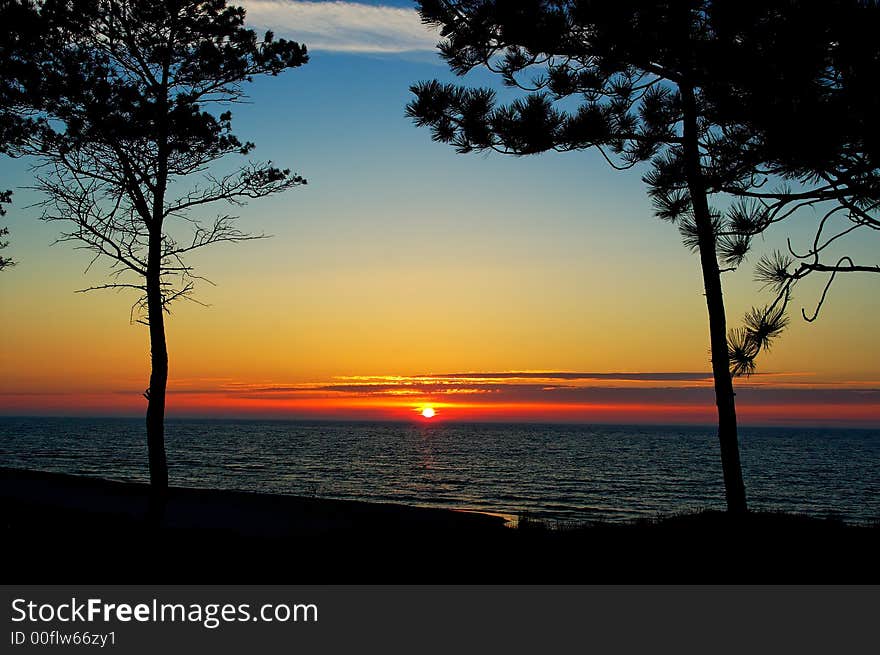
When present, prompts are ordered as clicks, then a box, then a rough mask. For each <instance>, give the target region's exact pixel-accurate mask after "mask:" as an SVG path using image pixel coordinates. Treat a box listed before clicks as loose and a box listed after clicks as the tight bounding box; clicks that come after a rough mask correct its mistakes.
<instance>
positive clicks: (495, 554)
mask: <svg viewBox="0 0 880 655" xmlns="http://www.w3.org/2000/svg"><path fill="white" fill-rule="evenodd" d="M147 491H148V490H147V487H146V486H145V485H139V484H128V483H119V482H109V481H106V480H98V479H93V478H84V477H78V476H69V475H60V474H55V473H38V472H32V471H19V470H13V469H3V468H0V521H2V541H3V545H4V548H5V551H6V553H5V559H6V561H5V562H4V566H3V569H4V576H3V577H4V582H6V583H38V582H56V583H64V582H67V583H86V582H87V583H94V584H99V583H119V582H125V583H189V584H192V583H251V584H272V583H286V584H297V583H299V584H303V583H310V584H327V583H374V584H398V583H459V584H460V583H479V584H495V583H499V584H505V583H516V584H522V583H665V584H691V583H772V584H779V583H795V584H800V583H856V584H859V583H878V582H880V556H878V553H880V526H877V525H875V526H870V527H869V526H849V525H845V524H843V523H841V522H839V521H834V520H822V519H814V518H807V517H802V516H794V515H786V514H767V513H752V514H749V515H746V516H742V517H731V516H728V515H726V514H724V513H721V512H703V513H699V514H690V515H684V516H676V517H670V518H665V519H658V520H656V521H650V522H639V523H631V524H622V525H621V524H593V525H589V526H582V527H578V528H569V529H564V530H552V529H548V528H547V527H546V526H543V525H541V524H537V525H536V524H534V523H529V522H523V526H524V527H522V526H521V527H519V528H517V529H513V528H510V527H505V523H504V520H503V519H501V518H498V517H493V516H487V515H482V514H474V513H466V512H455V511H449V510H441V509H426V508H418V507H408V506H403V505H380V504H373V503H363V502H353V501H341V500H322V499H317V498H299V497H293V496H280V495H264V494H254V493H245V492H233V491H216V490H199V489H177V488H175V489H172V490H171V492H170V495H169V498H168V502H167V505H166V509H165V512H164V516H163V518H162V521H161V523H160V524H159V525H158V526H157V525H156V524H155V523H154V522H151V521H150V520H149V518H148V507H149V501H148V498H149V497H148V493H147Z"/></svg>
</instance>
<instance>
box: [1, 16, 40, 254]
mask: <svg viewBox="0 0 880 655" xmlns="http://www.w3.org/2000/svg"><path fill="white" fill-rule="evenodd" d="M0 25H3V29H2V31H0V154H2V155H15V154H17V149H18V148H19V147H20V146H21V145H22V144H23V143H24V142H25V140H26V138H27V137H28V136H29V135H30V134H32V133H33V131H34V129H35V128H36V126H37V121H36V118H35V112H36V110H37V109H38V107H39V105H40V97H39V96H40V94H39V87H40V81H41V79H42V75H41V73H42V69H43V64H44V61H45V57H46V55H47V45H48V40H47V34H46V30H45V25H44V23H43V20H42V18H41V15H40V13H39V12H38V11H37V7H36V6H35V5H34V3H33V2H31V1H30V0H0ZM11 202H12V191H9V190H6V191H2V192H0V216H5V215H6V211H5V209H4V207H3V205H8V204H9V203H11ZM7 234H9V229H8V228H6V227H2V228H0V238H2V237H5V236H6V235H7ZM8 245H9V243H8V242H7V241H0V249H3V248H6V247H7V246H8ZM13 263H14V262H13V261H12V260H11V259H9V258H7V257H2V256H0V270H3V269H4V268H6V267H7V266H12V265H13Z"/></svg>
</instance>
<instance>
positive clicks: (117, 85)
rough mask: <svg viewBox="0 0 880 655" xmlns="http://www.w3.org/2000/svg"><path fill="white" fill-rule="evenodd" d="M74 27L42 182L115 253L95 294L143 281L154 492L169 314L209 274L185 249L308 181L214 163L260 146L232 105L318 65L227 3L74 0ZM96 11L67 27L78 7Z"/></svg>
mask: <svg viewBox="0 0 880 655" xmlns="http://www.w3.org/2000/svg"><path fill="white" fill-rule="evenodd" d="M53 11H55V12H57V13H56V14H54V16H53V20H54V21H55V23H54V24H55V26H56V27H57V28H58V29H65V30H66V31H67V43H66V45H65V49H64V51H63V53H62V55H59V58H60V61H61V63H62V64H63V72H64V74H63V75H62V76H60V77H59V79H58V80H56V83H55V84H54V85H53V88H52V89H51V90H50V92H51V96H52V104H51V107H50V116H51V120H50V122H49V126H48V127H46V128H45V129H44V130H42V132H41V135H40V138H39V140H38V142H37V143H35V144H34V146H33V147H32V149H31V152H33V153H34V154H37V155H40V156H41V157H42V158H43V160H44V161H45V163H44V164H42V165H41V167H40V168H39V169H38V170H39V177H38V188H39V189H40V190H42V191H43V192H44V193H45V194H46V200H45V202H44V214H43V219H44V220H48V221H61V222H64V223H67V224H68V225H69V226H70V228H69V229H68V230H67V231H65V232H64V233H63V234H62V236H61V237H60V239H59V240H60V241H73V242H76V243H78V244H79V247H81V248H85V249H87V250H89V251H91V252H92V253H94V259H93V262H94V260H96V259H99V258H103V259H105V260H109V261H110V262H111V271H112V277H111V280H110V281H109V282H108V283H107V284H102V285H99V286H96V287H92V288H90V289H85V290H84V291H90V290H93V289H131V290H134V291H137V292H138V294H140V295H139V299H138V301H137V302H136V303H135V305H134V306H133V308H132V312H133V317H135V318H136V319H137V320H138V321H139V322H141V323H143V324H145V325H147V326H148V328H149V338H150V363H151V373H150V383H149V388H148V389H147V391H146V392H145V394H144V395H145V396H146V398H147V413H146V428H147V443H148V450H149V464H150V481H151V486H152V489H153V491H154V499H157V498H158V499H160V500H161V498H162V497H164V492H165V490H166V488H167V485H168V471H167V464H166V458H165V444H164V416H165V395H166V385H167V379H168V351H167V347H166V341H165V319H164V314H165V313H166V312H167V311H168V308H169V305H170V304H171V303H173V302H174V301H175V300H178V299H181V298H190V295H191V292H192V290H193V282H194V281H195V280H197V279H199V276H197V275H196V274H195V272H194V271H193V268H192V267H191V266H190V265H189V264H187V263H186V260H185V257H186V255H187V254H189V253H191V252H193V251H195V250H199V249H201V248H204V247H206V246H209V245H211V244H215V243H221V242H229V243H236V242H240V241H245V240H248V239H253V238H259V236H260V235H249V234H247V233H245V232H242V231H241V230H239V229H238V228H237V227H236V223H235V218H236V217H235V216H232V215H229V214H225V213H222V214H220V215H219V216H217V217H216V218H215V219H214V220H213V221H211V222H209V223H204V222H203V221H202V220H200V219H199V216H198V213H200V212H203V211H204V210H206V209H208V208H209V206H212V205H214V204H215V203H226V204H229V205H233V206H237V205H241V204H243V203H244V202H246V201H247V199H249V198H260V197H263V196H267V195H270V194H274V193H278V192H281V191H284V190H286V189H290V188H291V187H294V186H297V185H300V184H305V180H304V179H303V178H301V177H299V176H298V175H291V173H290V172H289V171H288V170H282V169H279V168H276V167H274V166H272V165H271V163H265V164H264V163H255V162H250V163H248V164H247V165H246V166H244V167H242V168H239V169H237V170H235V171H233V172H231V173H227V174H222V175H221V174H218V173H216V172H215V170H214V168H212V167H213V165H214V164H215V163H216V162H217V161H218V160H220V159H223V158H225V157H226V156H227V155H233V154H240V155H246V154H248V153H250V152H251V150H252V149H253V147H254V145H253V144H252V143H248V142H242V141H240V140H239V139H238V137H236V136H235V134H233V132H232V124H231V120H232V114H231V113H230V112H229V111H223V112H222V113H219V111H217V109H218V108H220V107H223V106H228V105H231V104H234V103H237V102H240V101H242V100H243V99H244V98H245V95H244V84H245V83H246V82H250V81H251V79H252V78H253V76H255V75H263V74H268V75H277V74H279V73H281V72H283V71H284V70H286V69H288V68H293V67H298V66H301V65H303V64H305V63H306V62H307V60H308V57H307V54H306V48H305V46H302V45H299V44H297V43H295V42H291V41H287V40H283V39H281V40H276V39H274V38H273V35H272V34H271V33H266V35H265V37H264V38H263V39H259V38H258V37H257V35H256V34H255V33H254V32H253V31H252V30H250V29H246V28H245V27H244V19H245V11H244V9H242V8H240V7H231V6H227V5H226V2H225V0H203V1H200V0H160V1H158V2H157V1H155V0H73V1H72V2H60V3H59V6H57V7H54V8H53ZM77 15H82V16H87V17H88V19H87V20H82V21H79V24H77V26H76V29H73V30H71V29H68V27H69V25H71V24H73V23H75V22H76V16H77Z"/></svg>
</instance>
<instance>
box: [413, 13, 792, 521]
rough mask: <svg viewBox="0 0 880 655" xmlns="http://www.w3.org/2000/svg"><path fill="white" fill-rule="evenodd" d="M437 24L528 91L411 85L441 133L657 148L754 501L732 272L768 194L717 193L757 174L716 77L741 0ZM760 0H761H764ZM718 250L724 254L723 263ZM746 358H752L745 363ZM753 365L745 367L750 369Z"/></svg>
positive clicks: (725, 64) (729, 439)
mask: <svg viewBox="0 0 880 655" xmlns="http://www.w3.org/2000/svg"><path fill="white" fill-rule="evenodd" d="M418 4H419V10H420V13H421V15H422V18H423V20H424V21H425V22H426V23H429V24H433V25H437V26H439V27H440V28H441V30H442V32H441V33H442V36H443V37H444V40H443V41H442V42H441V44H440V46H439V48H440V51H441V54H442V56H443V57H444V58H445V59H446V60H447V62H448V63H449V65H450V67H451V69H452V70H453V71H454V72H455V73H457V74H459V75H464V74H466V73H467V72H468V71H470V70H472V69H474V68H476V67H480V66H484V67H486V68H488V69H489V70H491V71H493V72H495V73H497V74H498V75H499V76H500V77H501V79H502V81H503V83H504V84H505V85H506V86H508V87H511V88H518V89H521V90H524V91H527V94H526V95H525V96H523V97H520V98H518V99H516V100H514V101H513V102H511V103H510V104H508V105H498V104H497V102H496V94H495V92H494V91H492V90H491V89H467V88H462V87H459V86H456V85H444V84H440V83H438V82H436V81H432V82H423V83H420V84H417V85H415V86H413V87H412V91H413V93H414V94H415V95H416V99H415V100H414V101H413V102H411V103H410V104H409V105H408V107H407V112H408V115H409V116H411V117H412V118H414V119H415V121H416V123H417V124H418V125H420V126H429V127H430V128H431V129H432V134H433V138H434V140H436V141H440V142H444V143H450V144H452V145H453V146H454V147H455V148H456V149H457V150H458V151H459V152H461V153H467V152H471V151H481V150H494V151H497V152H502V153H506V154H512V155H528V154H534V153H540V152H545V151H548V150H556V151H568V150H581V149H587V148H596V149H597V150H598V151H599V152H600V153H601V154H602V155H603V156H604V157H605V159H606V160H607V161H608V163H609V164H611V165H612V166H613V167H615V168H617V169H626V168H631V167H633V166H635V165H636V164H639V163H641V162H650V164H651V170H650V172H648V173H647V174H646V175H645V176H644V178H643V179H644V181H645V182H646V183H647V185H648V190H649V194H650V196H651V198H652V200H653V202H654V205H655V209H656V215H657V216H658V217H660V218H662V219H664V220H668V221H671V222H673V223H675V224H676V225H677V226H678V227H679V230H680V231H681V234H682V237H683V241H684V243H685V245H687V246H688V247H690V248H691V249H693V250H694V251H696V252H697V253H698V254H699V258H700V265H701V269H702V277H703V283H704V288H705V296H706V303H707V310H708V315H709V336H710V343H711V358H712V372H713V377H714V385H715V398H716V404H717V408H718V438H719V442H720V447H721V462H722V469H723V476H724V485H725V491H726V496H727V506H728V509H729V510H730V511H732V512H742V511H745V510H746V508H747V504H746V495H745V488H744V485H743V480H742V472H741V466H740V458H739V445H738V437H737V423H736V408H735V399H734V391H733V382H732V372H731V351H730V350H729V344H728V340H727V327H726V317H725V310H724V300H723V296H722V284H721V273H722V272H724V271H729V270H734V269H735V268H736V267H737V266H739V265H740V264H741V263H742V262H743V260H744V258H745V257H746V254H747V253H748V251H749V248H750V246H751V244H752V240H753V238H754V237H755V236H756V235H757V234H759V233H760V232H762V231H763V230H764V229H766V227H767V225H768V215H767V212H768V210H767V208H766V207H765V206H764V205H763V204H761V203H759V202H748V201H747V200H742V201H740V202H736V203H734V204H732V205H731V206H730V208H729V209H728V210H727V211H726V212H720V211H718V210H716V209H713V208H712V207H711V206H710V203H709V200H710V197H711V196H712V195H713V194H715V193H718V192H721V191H723V190H724V189H725V188H726V187H731V188H734V187H735V188H740V187H741V186H743V185H747V182H745V181H744V180H748V179H749V176H750V174H751V173H752V169H751V168H750V166H751V165H752V162H751V161H747V160H746V161H741V160H737V159H736V156H735V155H736V148H737V147H739V146H740V145H741V144H739V143H737V142H736V141H735V139H734V136H736V135H729V134H727V133H726V132H725V130H722V129H720V126H719V125H718V124H716V123H713V122H712V120H711V118H712V116H713V115H715V114H717V113H718V112H717V108H716V107H715V105H713V104H711V103H708V102H707V100H706V98H705V93H704V90H705V87H706V86H707V85H709V84H712V85H713V88H715V87H717V85H719V84H723V83H724V80H723V78H722V79H720V80H719V79H717V78H716V77H715V76H716V75H717V74H718V73H719V72H723V71H726V70H728V69H729V68H730V66H731V62H730V61H729V59H728V57H729V56H730V55H731V52H732V49H731V47H730V43H728V42H726V41H725V40H724V39H721V38H718V33H719V30H720V29H721V26H720V25H719V24H718V23H719V21H724V20H725V17H726V15H727V14H729V13H730V12H731V11H736V10H738V11H750V10H751V9H750V7H751V3H745V4H743V3H735V2H731V1H730V0H726V1H716V2H710V1H708V0H667V1H665V2H664V1H652V2H651V1H645V0H616V1H615V2H609V1H602V0H599V1H596V0H594V1H590V0H523V1H522V2H504V1H502V0H448V1H446V0H423V1H422V2H420V3H418ZM756 4H757V3H756ZM721 154H724V155H726V156H727V159H723V160H719V159H718V158H719V157H720V156H721ZM719 261H720V264H719ZM752 319H753V321H752V322H753V325H752V326H751V328H753V330H752V331H753V332H754V333H755V334H760V335H761V338H762V339H763V343H764V344H765V346H766V344H768V343H769V342H770V341H771V340H772V339H773V338H774V337H775V336H777V335H778V334H779V333H780V332H781V330H782V329H783V328H784V326H785V323H786V318H785V314H784V311H777V308H773V307H768V308H764V309H763V310H756V311H755V313H754V316H753V317H752ZM735 372H740V371H735ZM742 372H746V371H742Z"/></svg>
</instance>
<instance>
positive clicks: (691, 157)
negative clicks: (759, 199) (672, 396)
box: [679, 84, 748, 513]
mask: <svg viewBox="0 0 880 655" xmlns="http://www.w3.org/2000/svg"><path fill="white" fill-rule="evenodd" d="M679 90H680V92H681V99H682V112H683V119H684V128H683V136H684V145H683V154H684V164H685V175H686V176H687V182H688V189H689V191H690V195H691V204H692V207H693V211H694V221H695V223H696V226H697V238H698V242H699V250H700V265H701V267H702V270H703V286H704V288H705V290H706V307H707V309H708V311H709V336H710V343H711V348H712V375H713V377H714V379H715V404H716V405H717V406H718V441H719V442H720V445H721V468H722V471H723V474H724V490H725V493H726V495H727V510H728V511H729V512H733V513H742V512H745V511H747V509H748V507H747V505H746V490H745V486H744V485H743V478H742V466H741V465H740V459H739V440H738V437H737V429H736V401H735V398H734V395H735V394H734V392H733V379H732V378H731V375H730V355H729V353H728V349H727V319H726V317H725V314H724V297H723V296H722V293H721V272H720V271H719V269H718V255H717V254H716V250H715V245H716V244H715V240H716V237H715V228H714V226H713V224H712V215H711V212H710V210H709V201H708V199H707V197H706V185H705V182H704V180H703V174H702V167H701V164H700V152H699V146H698V141H697V105H696V99H695V97H694V91H693V89H692V88H691V87H689V86H688V85H686V84H682V85H680V86H679Z"/></svg>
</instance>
